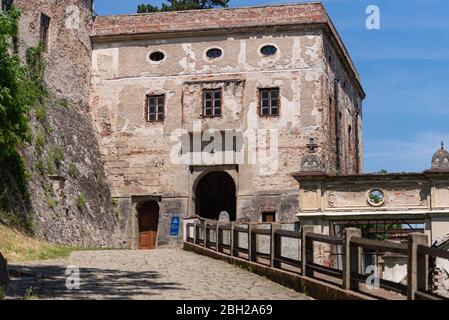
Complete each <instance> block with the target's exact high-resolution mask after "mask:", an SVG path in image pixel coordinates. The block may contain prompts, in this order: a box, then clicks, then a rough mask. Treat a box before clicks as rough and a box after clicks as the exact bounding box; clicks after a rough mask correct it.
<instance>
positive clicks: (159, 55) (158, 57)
mask: <svg viewBox="0 0 449 320" xmlns="http://www.w3.org/2000/svg"><path fill="white" fill-rule="evenodd" d="M164 59H165V54H164V53H163V52H161V51H154V52H153V53H151V54H150V60H151V61H154V62H159V61H162V60H164Z"/></svg>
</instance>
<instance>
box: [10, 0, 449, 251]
mask: <svg viewBox="0 0 449 320" xmlns="http://www.w3.org/2000/svg"><path fill="white" fill-rule="evenodd" d="M12 3H13V4H14V5H16V6H17V7H19V8H20V9H21V11H22V16H21V19H20V26H19V30H20V34H19V39H18V43H19V52H20V56H21V57H22V59H23V60H26V49H27V48H28V47H33V46H36V45H38V44H41V45H42V47H43V50H44V54H43V57H44V59H45V62H46V68H45V75H44V81H45V84H46V87H47V88H48V91H49V93H50V98H49V99H50V100H51V101H52V102H51V103H50V102H49V104H50V105H52V104H53V105H56V106H53V107H51V108H49V109H48V110H47V113H48V117H49V119H48V120H47V122H49V123H50V125H52V130H51V131H49V132H48V134H47V136H46V138H45V141H46V144H48V145H49V146H48V147H45V148H44V150H43V151H42V152H41V154H36V153H34V154H32V152H31V153H30V152H28V154H27V159H28V162H29V163H31V164H30V166H32V164H33V163H35V162H36V161H42V159H39V158H43V157H44V156H48V155H51V150H52V148H53V146H55V145H60V146H62V148H63V149H64V150H65V155H64V156H65V159H64V161H63V162H62V164H61V165H60V167H59V171H58V172H57V174H52V175H49V179H50V180H51V184H52V185H51V186H49V185H48V184H47V182H46V179H44V178H45V177H42V175H39V173H35V174H34V176H33V179H32V189H33V203H32V206H33V210H34V211H35V212H37V234H38V235H39V236H41V237H43V238H46V239H48V240H52V241H60V242H65V243H76V244H83V245H91V246H92V245H109V246H117V245H120V246H123V247H126V248H132V249H137V248H143V249H149V248H154V247H156V246H163V245H176V244H178V243H179V242H180V241H181V240H182V237H181V235H180V234H179V232H178V230H171V229H172V227H173V223H182V220H183V219H186V218H192V217H197V216H199V217H202V218H204V219H212V220H217V219H218V218H219V216H220V215H222V216H223V215H224V216H229V219H230V220H232V221H243V222H248V221H249V222H281V223H294V222H295V221H296V222H297V221H298V220H299V221H300V222H301V223H302V224H312V225H314V226H315V227H316V229H317V232H321V233H326V234H336V235H338V233H339V232H340V231H341V229H342V228H343V227H344V226H348V225H354V221H356V222H357V223H356V224H357V225H358V226H360V225H362V226H363V225H368V229H369V226H371V225H376V226H379V225H383V226H388V225H392V224H393V225H394V224H395V223H396V222H397V223H401V224H410V225H416V226H418V227H416V229H417V230H418V229H419V230H421V231H423V232H429V233H432V232H433V233H434V237H433V239H436V238H438V237H442V236H444V235H445V234H446V233H447V222H446V221H447V215H446V214H445V211H444V210H445V208H447V207H449V205H448V204H447V203H446V202H447V201H446V200H445V199H446V198H447V197H446V195H445V192H446V191H445V190H446V187H445V184H444V183H445V182H444V181H445V180H446V174H447V168H446V167H445V166H446V164H447V161H448V160H447V159H448V158H447V155H446V153H445V151H444V150H440V151H438V152H437V153H436V154H435V156H434V159H433V170H431V171H428V172H426V173H423V174H409V175H388V176H384V175H374V176H373V175H363V159H362V151H363V148H362V147H363V146H362V128H363V127H362V101H363V99H364V98H365V93H364V91H363V88H362V86H361V80H360V77H359V75H358V73H357V70H356V68H355V66H354V64H353V62H352V61H351V58H350V57H349V54H348V52H347V50H346V48H345V46H344V44H343V42H342V40H341V38H340V37H339V35H338V33H337V31H336V29H335V27H334V25H333V24H332V22H331V20H330V18H329V16H328V15H327V13H326V11H325V9H324V7H323V6H322V5H321V4H319V3H308V4H291V5H274V6H262V7H246V8H232V9H211V10H192V11H177V12H156V13H148V14H134V15H116V16H94V15H93V2H92V1H90V0H61V1H58V2H55V1H49V0H27V1H24V0H15V1H5V0H4V1H2V10H6V9H7V8H8V6H10V5H11V4H12ZM58 105H59V106H65V107H64V108H60V107H58ZM67 106H69V107H67ZM37 122H39V121H34V123H35V125H34V126H33V130H34V133H35V134H36V133H37V132H39V126H40V125H39V124H37ZM47 158H48V157H47ZM103 167H104V169H103ZM34 171H36V170H34ZM295 172H296V173H295ZM292 174H293V176H292ZM295 179H296V180H297V181H296V180H295ZM298 181H299V188H298ZM50 189H51V190H50ZM81 191H82V195H83V197H81V198H80V195H81V193H80V192H81ZM50 196H51V197H53V198H54V199H55V200H56V201H55V204H54V205H53V206H52V208H51V210H50V211H52V212H53V214H50V213H48V212H49V208H48V207H47V205H46V204H47V203H48V199H49V197H50ZM111 197H112V198H113V201H112V203H110V202H111V201H110V199H111ZM81 200H83V201H81ZM445 201H446V202H445ZM224 212H226V213H227V214H224ZM178 219H180V221H179V220H178ZM381 220H382V221H383V222H382V223H381ZM373 221H374V222H373ZM392 221H393V222H395V223H392ZM371 222H373V223H371ZM412 229H413V228H412ZM180 232H181V233H182V230H181V231H180Z"/></svg>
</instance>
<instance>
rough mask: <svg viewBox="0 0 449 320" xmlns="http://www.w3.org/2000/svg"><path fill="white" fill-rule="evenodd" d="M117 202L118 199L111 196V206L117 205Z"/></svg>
mask: <svg viewBox="0 0 449 320" xmlns="http://www.w3.org/2000/svg"><path fill="white" fill-rule="evenodd" d="M118 203H119V201H118V199H117V198H112V206H113V207H117V206H118Z"/></svg>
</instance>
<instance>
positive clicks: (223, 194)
mask: <svg viewBox="0 0 449 320" xmlns="http://www.w3.org/2000/svg"><path fill="white" fill-rule="evenodd" d="M195 195H196V202H195V208H196V213H197V214H198V215H199V216H200V217H203V218H205V219H211V220H218V218H219V216H220V213H221V212H223V211H226V212H227V213H229V217H230V219H231V221H235V220H236V217H237V216H236V207H237V199H236V187H235V183H234V180H233V179H232V177H231V176H230V175H229V174H227V173H226V172H221V171H220V172H211V173H209V174H207V175H205V176H204V177H203V178H201V180H200V182H199V183H198V185H197V187H196V192H195Z"/></svg>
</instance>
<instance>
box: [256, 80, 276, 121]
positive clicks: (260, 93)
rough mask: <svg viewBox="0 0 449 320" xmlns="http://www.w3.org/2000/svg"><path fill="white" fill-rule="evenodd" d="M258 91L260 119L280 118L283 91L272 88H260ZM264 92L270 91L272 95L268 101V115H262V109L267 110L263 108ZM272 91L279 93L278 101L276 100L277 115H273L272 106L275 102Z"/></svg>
mask: <svg viewBox="0 0 449 320" xmlns="http://www.w3.org/2000/svg"><path fill="white" fill-rule="evenodd" d="M258 91H259V108H258V109H259V110H258V113H259V117H263V118H265V117H266V118H270V117H279V116H280V114H281V89H280V88H279V87H271V88H259V89H258ZM264 91H268V92H269V94H270V97H269V98H268V101H269V106H268V111H269V113H268V114H263V113H262V109H265V108H266V107H263V106H262V104H263V97H262V94H263V92H264ZM272 91H277V99H276V101H277V102H276V103H277V107H276V108H277V113H276V114H272V109H273V105H272V102H273V98H272V97H271V92H272Z"/></svg>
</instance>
